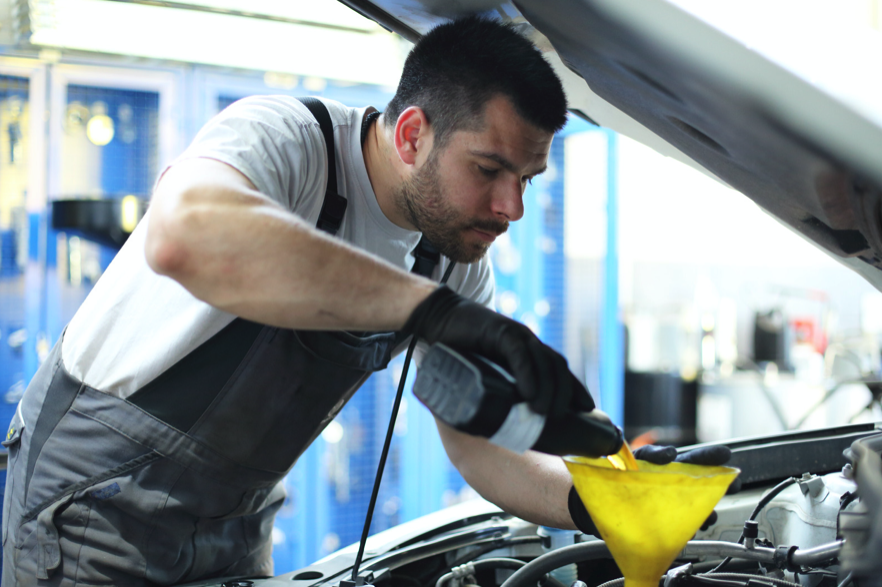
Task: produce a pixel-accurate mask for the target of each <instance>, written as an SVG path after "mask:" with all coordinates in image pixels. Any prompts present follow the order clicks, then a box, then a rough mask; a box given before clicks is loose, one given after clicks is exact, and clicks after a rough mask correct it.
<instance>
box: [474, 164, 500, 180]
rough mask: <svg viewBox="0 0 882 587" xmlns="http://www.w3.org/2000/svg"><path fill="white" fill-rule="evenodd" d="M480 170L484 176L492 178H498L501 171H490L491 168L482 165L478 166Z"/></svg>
mask: <svg viewBox="0 0 882 587" xmlns="http://www.w3.org/2000/svg"><path fill="white" fill-rule="evenodd" d="M478 169H480V170H481V173H482V174H483V175H485V176H486V177H490V178H492V177H496V174H497V173H499V169H490V168H489V167H483V166H481V165H478Z"/></svg>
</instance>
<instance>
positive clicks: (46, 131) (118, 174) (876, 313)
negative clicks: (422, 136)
mask: <svg viewBox="0 0 882 587" xmlns="http://www.w3.org/2000/svg"><path fill="white" fill-rule="evenodd" d="M709 4H710V5H709ZM474 13H478V14H481V15H484V16H485V17H487V18H491V19H496V20H500V21H502V22H510V23H512V24H513V25H514V26H515V27H516V28H517V29H518V30H519V32H521V33H522V34H524V35H525V36H527V37H528V38H529V39H530V40H532V41H533V42H534V43H535V44H536V46H537V47H538V48H539V49H540V50H541V51H542V52H543V54H544V55H545V57H546V58H547V59H548V60H549V61H550V62H551V63H552V65H553V66H554V68H555V71H556V72H557V73H558V75H559V76H560V77H561V79H562V80H563V82H564V88H565V91H566V93H567V97H568V103H569V110H570V115H569V121H568V123H567V125H566V126H565V127H564V129H563V130H562V131H560V132H559V133H558V134H557V135H556V136H555V139H554V142H553V144H552V148H551V154H550V157H549V162H548V170H547V172H546V173H544V174H543V175H541V176H539V177H537V178H536V179H535V180H534V181H533V182H532V184H531V185H529V186H528V187H527V188H526V192H525V194H524V207H525V215H524V218H523V220H521V221H519V222H517V223H514V224H512V226H511V229H510V230H509V231H508V232H507V233H506V234H504V235H502V236H501V237H500V238H498V239H497V241H496V242H495V243H494V245H493V246H492V247H491V249H490V252H489V255H490V257H491V259H492V262H493V267H494V271H495V279H496V300H495V301H496V307H497V310H498V311H499V312H501V313H503V314H505V315H507V316H510V317H512V318H514V319H516V320H518V321H520V322H523V323H524V324H526V325H527V326H529V327H530V328H531V329H532V330H533V331H534V332H535V333H536V334H537V335H538V336H539V337H540V338H541V339H542V340H543V341H544V342H545V343H546V344H548V345H550V346H551V347H553V348H554V349H556V350H558V351H559V352H561V353H562V354H563V355H564V356H565V357H566V358H567V360H568V362H569V366H570V369H571V370H572V371H573V373H575V374H576V376H577V377H578V378H579V379H580V380H581V381H583V382H584V383H585V385H586V386H587V388H588V389H589V390H590V391H591V393H592V396H593V398H594V400H595V402H596V403H597V407H598V408H600V409H601V410H603V411H604V412H605V413H606V414H608V415H609V417H610V419H611V420H612V422H613V423H614V424H615V425H617V426H618V427H620V428H621V430H622V432H623V435H624V439H625V440H627V441H628V443H629V444H630V446H631V447H632V448H633V449H636V448H638V447H640V446H643V445H651V444H656V445H672V446H677V447H684V446H691V445H696V444H699V445H707V444H724V445H726V446H728V447H730V448H731V449H732V453H733V456H732V459H731V461H730V462H729V463H728V465H729V466H731V467H736V468H738V469H740V476H739V479H740V483H741V490H740V491H738V492H737V493H733V494H730V495H726V496H722V493H723V492H725V489H726V487H728V484H729V481H730V480H729V479H728V478H726V479H727V481H726V483H725V484H724V485H723V484H721V483H722V482H721V481H720V480H719V479H718V480H717V483H716V484H714V483H713V482H712V481H709V480H708V479H711V478H712V476H711V475H710V474H709V473H708V474H707V475H705V476H704V477H702V476H701V475H700V474H699V473H693V472H690V471H688V470H684V471H682V472H679V473H677V475H681V476H682V478H681V479H679V480H680V481H682V483H674V487H675V489H668V488H667V485H666V484H670V483H672V481H671V480H672V479H674V480H675V481H676V479H675V478H674V477H673V475H675V474H674V473H670V472H669V471H668V472H658V473H657V474H656V475H654V476H653V475H652V474H650V473H649V472H645V475H644V471H642V470H641V472H640V474H641V475H644V477H645V483H646V486H640V487H639V488H638V489H639V490H640V491H642V492H643V493H640V495H643V496H646V497H645V498H644V499H646V500H651V505H652V506H653V507H654V508H655V510H665V511H667V512H668V513H670V514H671V515H670V517H669V518H668V517H665V518H662V517H659V518H658V519H656V518H655V517H653V516H652V515H650V514H646V515H642V514H641V515H637V514H636V513H635V511H636V510H633V508H629V507H628V505H627V503H625V504H624V505H623V504H622V503H620V502H615V503H601V504H596V505H594V506H592V505H591V504H588V503H587V500H586V505H588V508H589V511H590V512H592V515H595V512H601V511H604V512H613V511H615V512H617V513H616V514H615V515H616V516H617V517H615V520H616V523H615V524H612V525H611V526H610V527H613V526H615V527H616V528H619V530H616V531H614V532H613V534H615V537H611V536H609V535H606V536H604V537H605V538H606V540H603V539H601V538H599V537H596V536H593V535H587V534H582V533H581V532H575V531H567V530H559V529H554V528H545V527H537V526H536V525H534V524H531V523H529V522H526V521H524V520H520V519H518V518H516V517H513V516H511V515H508V514H505V513H503V512H501V511H500V510H499V509H498V508H496V507H495V506H493V505H492V504H489V503H488V502H486V501H483V500H481V499H480V498H479V497H478V495H477V493H476V492H475V491H474V490H473V489H471V488H470V487H469V486H468V485H467V484H466V483H465V481H464V480H463V479H462V477H461V476H460V475H459V473H458V472H457V471H456V470H455V469H454V468H453V466H452V465H451V464H450V463H449V462H448V460H447V457H446V455H445V453H444V449H443V447H442V445H441V442H440V440H439V438H438V435H437V432H436V431H435V425H434V419H433V415H432V412H430V411H429V410H428V409H427V408H426V407H425V406H424V405H423V404H427V405H428V402H429V400H427V399H425V398H424V397H423V396H421V395H420V396H419V397H418V396H417V395H415V393H418V389H417V388H414V389H413V391H411V388H413V387H414V380H415V379H417V370H416V369H414V368H413V367H412V368H411V369H410V370H409V372H408V374H407V384H406V388H407V391H406V393H405V395H404V398H403V400H402V402H401V409H400V412H399V413H398V416H397V420H396V421H395V423H394V428H393V434H392V441H391V448H390V450H389V456H388V459H387V460H386V462H385V468H384V472H383V477H382V479H383V482H382V484H381V485H380V486H379V493H378V497H377V500H376V507H375V509H374V511H373V514H372V515H373V517H372V524H371V526H370V534H371V536H370V538H369V539H368V540H367V545H366V548H364V556H363V559H362V558H361V556H359V557H358V558H359V562H360V566H359V565H357V564H355V561H356V552H357V551H358V541H359V539H360V537H361V535H362V526H363V524H364V521H365V516H366V514H367V511H368V505H369V501H370V497H371V492H372V486H373V484H374V479H375V475H376V474H377V464H378V461H379V460H380V453H381V450H382V447H383V443H384V437H385V435H386V430H387V425H388V424H389V418H390V414H391V408H392V404H393V400H394V397H395V393H396V388H397V386H398V383H399V378H400V377H401V376H402V372H403V365H404V356H403V355H401V356H399V357H397V358H396V359H394V360H393V362H392V363H391V364H390V366H389V368H387V369H386V370H385V371H382V372H379V373H376V374H375V375H373V376H372V377H371V378H370V379H369V380H368V381H367V382H366V383H365V385H364V386H363V387H362V388H361V389H360V390H359V392H358V393H356V394H355V395H354V396H353V397H352V399H351V400H349V402H348V404H347V405H346V406H345V407H344V408H343V410H342V411H341V412H340V414H339V415H338V416H337V417H336V418H335V419H334V420H333V421H332V422H331V423H330V424H329V425H328V426H327V427H326V428H325V429H324V431H323V432H322V434H321V435H320V436H319V438H318V439H317V440H316V441H315V442H314V443H313V445H312V446H311V447H310V448H309V450H308V451H307V452H306V453H304V454H303V455H302V456H301V457H300V459H299V460H298V462H297V464H296V466H295V467H294V468H293V469H292V470H291V472H290V473H289V474H288V476H287V477H286V478H285V481H284V484H285V488H286V490H287V493H288V497H287V499H286V501H285V503H284V505H283V507H282V509H281V510H280V511H279V512H278V514H277V516H276V520H275V526H274V528H273V534H272V537H273V560H274V563H275V573H276V574H277V576H276V577H273V578H267V577H229V578H225V579H224V580H218V581H215V582H203V583H199V585H205V586H208V585H222V584H223V585H230V586H233V585H235V586H242V587H245V586H251V585H254V586H260V585H263V586H267V587H269V586H275V585H291V586H293V587H320V586H321V587H336V586H338V585H340V587H344V582H346V581H352V582H351V583H347V585H352V586H354V585H365V584H371V585H378V586H380V585H382V586H384V587H385V586H393V585H394V586H396V587H397V586H398V585H408V586H410V587H414V586H417V585H419V586H426V587H431V586H436V587H465V586H466V585H468V586H475V585H478V586H480V587H494V586H497V585H503V586H504V587H526V586H528V585H529V586H530V587H532V586H533V585H536V584H543V585H546V586H552V587H560V586H561V584H563V585H564V586H565V587H572V586H573V585H577V586H578V587H585V586H587V587H596V586H599V585H607V586H608V587H612V586H613V585H617V586H618V585H621V584H622V579H621V577H622V576H623V573H624V576H625V577H626V578H625V580H624V584H625V586H626V587H647V586H649V585H655V584H657V583H655V582H654V581H653V580H652V579H650V580H645V579H639V580H638V579H635V578H634V576H636V575H629V572H632V573H637V572H638V570H639V569H642V568H644V567H650V566H652V564H653V561H654V562H658V564H659V565H660V568H661V570H660V571H659V572H660V573H662V574H663V575H664V578H663V579H662V583H661V584H663V585H665V587H675V586H678V585H682V586H688V585H705V586H718V587H722V586H727V587H728V586H732V587H737V586H742V585H743V586H748V585H749V586H753V587H759V586H763V587H770V586H772V585H776V586H779V587H791V586H792V585H801V586H803V587H831V586H837V587H847V586H848V585H854V586H855V587H872V586H877V587H878V586H882V557H880V556H879V555H880V554H882V459H880V456H879V455H880V452H882V436H879V434H880V431H882V348H880V345H882V292H880V289H882V101H880V99H879V97H880V96H882V67H879V63H880V61H882V0H842V1H839V2H835V3H834V2H821V1H797V0H763V1H760V0H749V1H741V2H729V1H727V2H720V3H704V2H698V1H694V0H634V1H628V2H622V1H621V0H618V1H617V0H521V1H505V2H499V1H495V0H494V1H490V0H460V1H457V2H443V1H438V0H340V1H339V2H338V1H335V0H321V1H319V0H315V1H310V2H306V1H295V0H287V1H286V0H181V1H175V2H171V1H165V0H3V1H2V2H0V421H2V422H3V425H4V426H5V425H6V423H7V422H9V421H10V420H11V418H12V417H13V415H14V413H15V409H16V405H17V404H18V402H19V400H20V399H21V397H22V394H23V393H24V391H25V389H26V387H27V385H28V383H29V381H30V380H31V378H33V376H34V374H35V373H36V371H37V368H38V366H39V365H40V364H41V362H42V361H43V360H44V359H45V358H46V357H47V355H48V354H49V351H50V349H51V348H52V346H53V345H54V344H55V343H56V342H57V341H58V340H59V337H61V336H62V333H63V331H64V328H65V325H66V324H67V323H68V321H70V319H71V318H72V317H73V315H74V313H75V312H76V310H77V308H78V307H79V306H80V304H81V303H82V302H83V300H84V299H85V297H86V296H87V295H88V293H89V291H90V289H91V287H92V286H93V285H94V284H95V283H96V281H97V280H98V279H100V278H101V275H102V272H103V271H104V270H105V269H106V268H107V266H108V265H109V263H110V262H111V261H112V260H113V258H114V255H115V253H116V252H117V251H118V250H119V248H120V247H121V246H122V244H123V243H124V242H125V241H126V239H127V237H128V236H129V235H130V234H131V233H132V231H133V230H134V228H135V226H136V225H137V223H138V221H139V220H140V219H141V217H142V216H143V215H144V213H145V212H146V210H147V209H148V206H149V203H150V196H151V191H152V188H153V185H154V182H155V181H156V179H157V175H158V173H159V172H160V171H161V170H162V169H163V168H164V167H165V166H166V165H167V164H168V163H170V162H171V161H172V160H173V159H174V158H175V157H176V156H177V155H178V154H179V153H180V152H182V151H183V149H184V148H185V147H186V146H187V145H188V144H189V142H190V141H191V140H192V139H193V137H194V136H195V135H196V133H197V132H198V130H199V129H200V128H201V127H202V125H204V124H205V123H206V122H207V121H208V120H209V119H210V118H211V117H213V116H214V115H216V114H217V113H218V112H220V111H222V110H223V109H224V108H226V107H227V106H229V105H230V104H232V103H233V102H235V101H236V100H239V99H241V98H245V97H247V96H252V95H261V94H283V95H290V96H298V97H304V96H315V97H321V98H328V99H332V100H336V101H339V102H342V103H343V104H346V105H348V106H364V105H373V106H376V107H377V108H379V109H381V110H382V109H383V107H384V106H385V105H386V103H387V102H388V101H389V99H390V98H391V97H392V95H393V94H394V91H395V86H396V84H397V80H398V76H399V74H400V71H401V67H402V65H403V63H404V59H405V58H406V56H407V53H408V51H409V49H410V47H412V43H413V42H415V41H416V40H417V39H418V38H419V37H420V35H422V34H423V33H425V32H426V31H428V30H429V29H431V28H432V27H433V26H435V25H437V24H440V23H442V22H446V21H447V20H449V19H452V18H455V17H456V16H459V15H463V14H474ZM145 311H147V310H145ZM150 311H161V310H155V309H154V310H150ZM427 372H428V367H427ZM478 384H479V383H476V385H478ZM3 458H4V459H5V455H3ZM567 459H568V463H569V464H570V465H571V471H572V472H573V476H574V479H576V487H577V489H579V487H580V483H585V484H586V487H588V489H586V491H587V492H590V487H592V486H593V485H592V483H601V480H600V479H601V478H602V479H604V480H605V479H607V478H608V477H609V471H608V470H607V464H606V462H605V459H604V460H603V461H604V462H603V463H600V464H597V463H593V464H592V463H589V462H588V461H589V460H590V459H589V460H585V459H582V460H580V459H579V458H572V459H571V458H570V457H567ZM718 473H719V474H722V473H721V472H718ZM2 476H3V477H5V471H3V473H2ZM637 478H638V475H637V474H636V473H634V474H633V479H637ZM617 479H618V478H617ZM633 479H632V478H631V477H628V479H627V480H628V482H629V483H630V482H631V481H632V480H633ZM641 479H643V477H641ZM687 479H688V480H689V483H693V482H694V483H693V484H694V485H695V488H694V491H695V493H694V496H693V494H691V493H690V494H689V495H690V496H691V497H689V498H688V499H686V498H682V495H684V492H688V491H692V490H693V489H692V485H689V483H687ZM696 479H700V480H701V481H700V482H698V481H695V480H696ZM603 482H606V481H603ZM613 482H614V483H621V485H615V487H625V486H626V485H627V483H625V482H624V481H621V480H615V481H613ZM640 482H641V483H643V481H640ZM634 483H638V482H637V481H634ZM718 486H719V488H721V489H719V491H717V488H718ZM635 491H637V489H635ZM714 491H717V493H719V495H718V494H717V493H714ZM622 492H624V489H623V490H622ZM612 493H613V494H616V495H618V494H619V492H618V490H616V491H612ZM666 496H667V497H666ZM635 499H637V498H635ZM684 499H685V501H683V500H684ZM622 500H625V498H622ZM702 500H705V501H707V506H706V509H707V510H708V511H706V512H704V510H701V507H702V506H700V503H704V502H703V501H702ZM683 503H686V504H687V505H686V506H684V505H683ZM592 507H593V509H592ZM641 507H642V506H641ZM677 508H682V511H679V510H678V509H677ZM655 510H654V511H655ZM687 510H688V511H687ZM711 510H713V511H714V512H715V514H716V520H715V521H714V522H713V523H711V524H709V525H707V524H704V525H703V524H702V522H704V520H705V518H707V515H708V514H710V511H711ZM640 511H641V512H642V510H640ZM690 512H702V515H700V516H699V517H701V519H700V520H698V523H697V524H693V525H689V524H686V523H685V522H684V524H685V525H684V527H683V528H682V533H683V537H682V539H678V541H677V540H674V541H673V542H671V540H669V538H670V537H671V536H674V535H677V536H679V534H677V532H678V529H677V528H674V527H673V526H676V525H677V523H675V522H671V520H679V521H682V520H685V519H687V518H689V516H688V515H687V514H689V513H690ZM609 515H610V516H612V515H613V514H609ZM599 521H600V520H598V522H599ZM616 524H617V525H616ZM699 526H700V528H699ZM598 527H600V529H601V532H602V533H603V530H604V528H603V527H601V524H598ZM626 535H627V537H628V538H627V539H625V538H624V537H625V536H626ZM618 538H622V539H621V540H617V539H618ZM668 543H671V544H672V546H670V548H668V549H667V550H665V549H664V548H662V546H661V545H663V544H668ZM662 551H664V552H662ZM626 561H627V562H626ZM662 567H663V568H662ZM627 569H635V570H633V571H628V570H627ZM657 580H658V579H655V581H657ZM577 581H581V582H582V583H583V584H584V585H583V584H577V583H576V582H577Z"/></svg>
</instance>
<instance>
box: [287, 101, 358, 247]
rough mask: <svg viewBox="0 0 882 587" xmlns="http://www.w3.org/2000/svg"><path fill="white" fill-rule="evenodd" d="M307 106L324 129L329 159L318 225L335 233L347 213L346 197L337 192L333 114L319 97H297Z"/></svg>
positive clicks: (321, 228)
mask: <svg viewBox="0 0 882 587" xmlns="http://www.w3.org/2000/svg"><path fill="white" fill-rule="evenodd" d="M297 99H298V100H300V102H301V103H302V104H303V105H304V106H306V107H307V108H308V109H309V111H310V112H311V113H312V115H313V116H314V117H315V119H316V121H317V122H318V123H319V127H320V128H321V130H322V135H324V137H325V146H326V147H327V150H328V153H327V159H328V187H327V189H326V190H325V201H324V202H323V203H322V210H321V212H319V219H318V223H317V224H316V227H317V228H318V229H319V230H324V231H325V232H327V233H329V234H332V235H335V234H337V231H338V230H340V225H341V224H342V223H343V215H344V214H346V204H348V202H347V201H346V198H344V197H343V196H341V195H340V194H338V193H337V161H336V156H335V154H334V124H333V123H332V122H331V114H330V113H329V112H328V108H327V106H325V104H324V102H322V101H321V100H319V99H318V98H297Z"/></svg>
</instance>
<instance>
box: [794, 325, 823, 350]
mask: <svg viewBox="0 0 882 587" xmlns="http://www.w3.org/2000/svg"><path fill="white" fill-rule="evenodd" d="M790 329H791V330H792V331H793V334H794V339H795V341H796V342H797V343H802V344H810V345H812V348H814V349H815V351H817V352H819V353H821V354H824V351H826V350H827V336H826V334H825V333H824V331H823V330H822V329H820V328H818V324H817V321H816V320H815V319H814V318H791V320H790Z"/></svg>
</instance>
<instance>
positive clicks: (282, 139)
mask: <svg viewBox="0 0 882 587" xmlns="http://www.w3.org/2000/svg"><path fill="white" fill-rule="evenodd" d="M325 104H326V105H327V107H328V110H329V111H330V114H331V120H332V121H333V123H334V141H335V146H336V164H337V186H338V191H339V192H340V193H341V194H342V195H344V196H345V197H346V199H347V200H348V201H349V204H348V207H347V209H346V215H345V217H344V219H343V224H342V225H341V227H340V230H339V231H338V232H337V236H338V237H339V238H342V239H344V240H346V241H348V242H350V243H352V244H353V245H355V246H357V247H360V248H362V249H364V250H366V251H368V252H370V253H372V254H374V255H377V256H378V257H381V258H383V259H385V260H386V261H389V262H390V263H392V264H393V265H395V266H397V267H401V268H402V269H405V270H408V271H409V270H410V268H411V267H412V266H413V262H414V259H413V256H412V255H411V251H412V250H413V249H414V247H416V245H417V243H418V242H419V239H420V236H421V235H420V233H418V232H412V231H409V230H405V229H403V228H401V227H399V226H397V225H395V224H393V223H392V222H391V221H390V220H389V219H388V218H387V217H386V216H385V215H384V214H383V212H382V210H381V209H380V206H379V204H378V203H377V198H376V195H375V194H374V191H373V188H372V187H371V183H370V180H369V178H368V174H367V169H366V168H365V164H364V157H363V155H362V150H361V126H362V120H363V117H364V115H365V113H366V111H367V109H366V108H348V107H346V106H343V105H342V104H339V103H336V102H331V101H325ZM193 157H207V158H211V159H217V160H218V161H222V162H224V163H226V164H228V165H231V166H232V167H234V168H236V169H237V170H239V171H240V172H241V173H242V174H243V175H245V176H246V177H247V178H248V179H250V180H251V182H252V183H253V184H254V185H255V186H256V187H257V189H258V190H259V191H260V192H261V193H263V194H265V195H267V196H269V197H271V198H272V199H274V200H276V201H278V202H280V203H281V204H282V205H283V206H285V207H286V208H288V209H289V210H291V211H292V212H294V213H296V214H298V215H299V216H301V217H302V218H304V219H305V220H306V221H307V222H309V223H310V224H312V225H315V223H316V222H317V221H318V216H319V211H320V209H321V206H322V202H323V200H324V194H325V185H326V178H327V163H326V148H325V141H324V137H323V136H322V133H321V130H320V128H319V125H318V123H317V122H316V121H315V119H314V118H313V117H312V115H311V114H310V112H309V110H307V109H306V107H305V106H303V105H302V104H301V103H300V102H299V101H298V100H296V99H294V98H291V97H287V96H257V97H252V98H246V99H244V100H240V101H239V102H236V103H234V104H232V105H231V106H230V107H229V108H227V109H226V110H224V111H223V112H221V113H220V114H218V115H217V116H216V117H214V118H213V119H212V120H211V121H209V123H208V124H207V125H206V126H205V127H204V128H203V129H202V130H201V131H200V132H199V134H198V135H197V136H196V138H195V139H194V141H193V144H191V145H190V147H189V148H187V150H186V151H184V153H183V154H182V155H181V156H180V157H178V159H177V160H176V162H177V161H181V160H183V159H190V158H193ZM173 164H174V163H173ZM173 164H172V165H173ZM148 222H150V213H149V211H148V213H147V214H146V215H145V216H144V219H143V220H142V221H141V223H140V224H139V225H138V227H137V228H136V229H135V231H134V232H133V233H132V235H131V237H130V238H129V240H128V241H127V242H126V244H125V246H123V248H122V249H121V250H120V252H119V253H118V254H117V256H116V258H115V259H114V260H113V262H112V263H111V264H110V266H109V267H108V268H107V271H105V272H104V275H103V276H102V277H101V279H99V280H98V282H97V283H96V284H95V287H94V288H93V289H92V291H91V293H90V294H89V296H88V297H87V298H86V300H85V301H84V302H83V305H82V306H81V307H80V309H79V311H77V313H76V315H75V316H74V317H73V320H71V322H70V324H69V325H68V327H67V330H66V332H65V335H64V340H63V342H62V349H61V354H62V360H63V362H64V366H65V368H66V369H67V370H68V372H69V373H70V374H71V375H73V376H74V377H76V378H78V379H80V380H81V381H83V382H85V383H86V385H88V386H90V387H93V388H95V389H99V390H102V391H104V392H106V393H111V394H113V395H116V396H119V397H123V398H125V397H128V396H129V395H131V394H132V393H134V392H135V391H137V390H138V389H140V388H141V387H143V386H144V385H145V384H147V383H149V382H150V381H152V380H153V379H154V378H155V377H157V376H158V375H159V374H160V373H162V372H163V371H165V370H166V369H168V368H169V367H171V366H172V365H173V364H175V363H176V362H177V361H178V360H180V359H181V358H182V357H184V356H186V355H187V354H188V353H189V352H191V351H192V350H194V349H195V348H197V347H198V346H199V345H201V344H202V343H204V342H205V341H206V340H208V339H209V338H211V337H212V336H213V335H214V334H216V333H217V332H219V331H220V330H221V329H222V328H224V327H225V326H226V325H227V324H229V323H230V322H231V321H232V320H233V319H234V318H235V316H233V315H232V314H229V313H226V312H222V311H221V310H218V309H217V308H214V307H212V306H210V305H208V304H206V303H205V302H202V301H200V300H198V299H196V298H195V297H193V296H192V295H191V294H190V293H189V292H188V291H187V290H186V289H184V287H183V286H181V285H180V284H179V283H178V282H176V281H174V280H173V279H171V278H169V277H164V276H160V275H157V274H156V273H154V272H153V271H152V270H151V269H150V267H149V266H148V265H147V261H146V257H145V253H144V242H145V237H146V232H147V224H148ZM291 254H298V253H297V251H292V252H291ZM300 254H303V252H301V253H300ZM447 265H448V260H447V259H446V258H442V260H441V263H440V264H439V266H438V267H437V268H436V269H435V274H434V279H435V280H436V281H437V280H439V279H440V277H441V275H442V274H443V271H444V270H445V269H446V267H447ZM448 284H449V286H450V287H451V288H452V289H454V290H455V291H457V292H459V293H460V294H462V295H464V296H466V297H468V298H470V299H472V300H474V301H476V302H478V303H481V304H484V305H486V306H488V307H492V306H493V294H494V280H493V271H492V268H491V266H490V261H489V259H488V258H487V257H486V256H485V257H484V259H482V260H481V261H478V262H476V263H473V264H471V265H462V264H459V265H457V266H456V267H455V268H454V270H453V273H452V274H451V276H450V280H449V281H448ZM356 285H357V284H353V286H356Z"/></svg>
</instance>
